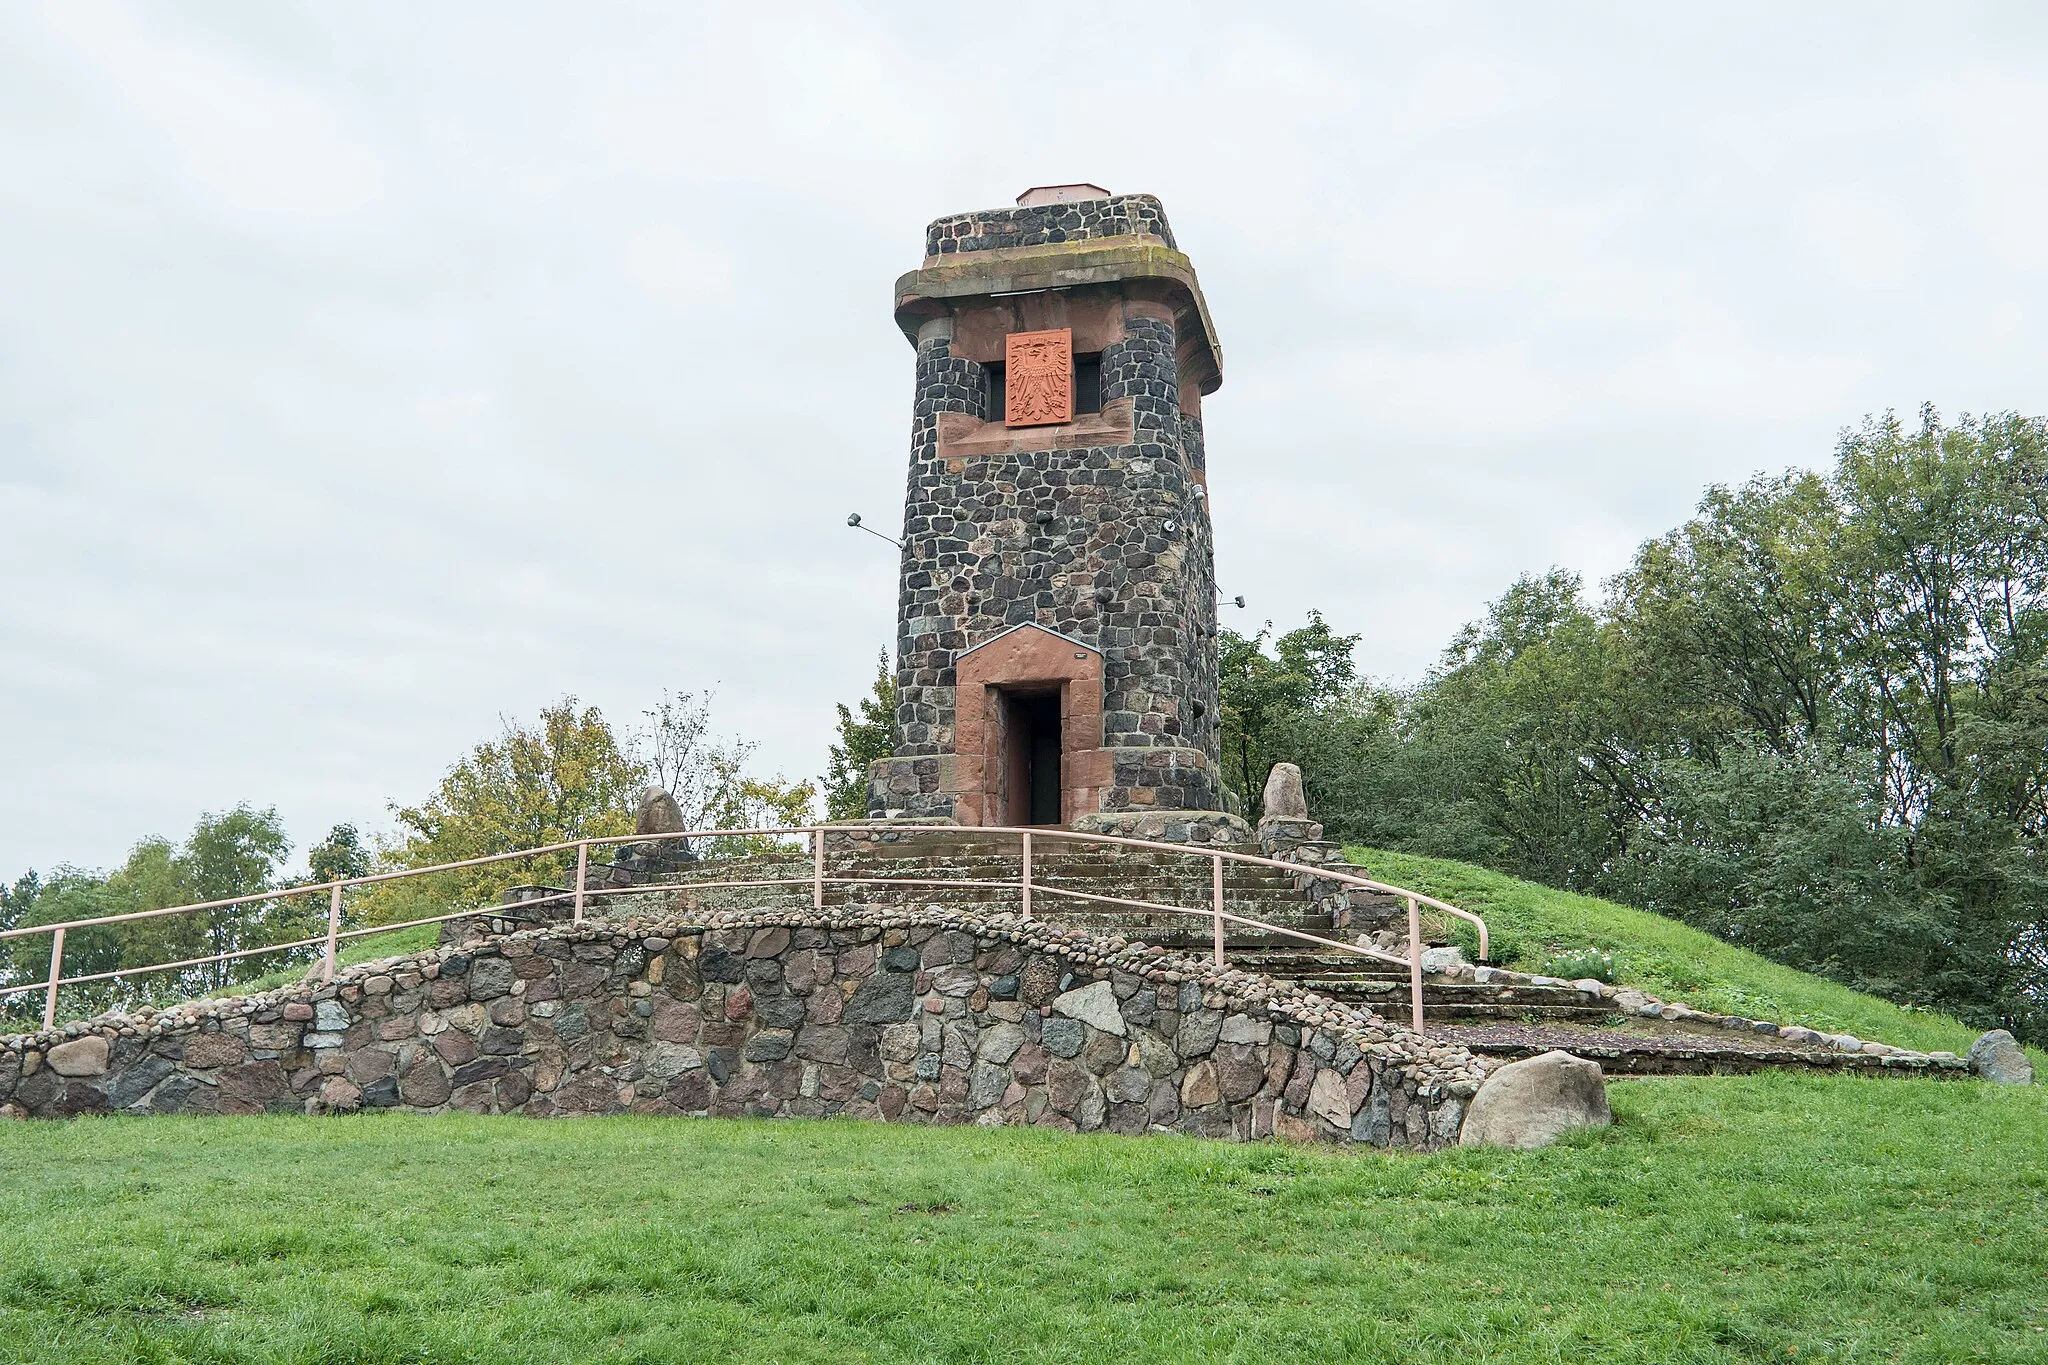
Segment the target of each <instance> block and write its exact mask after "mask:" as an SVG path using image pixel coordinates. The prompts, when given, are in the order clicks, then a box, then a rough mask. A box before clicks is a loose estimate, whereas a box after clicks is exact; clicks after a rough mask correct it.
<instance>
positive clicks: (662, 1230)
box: [0, 1075, 2048, 1365]
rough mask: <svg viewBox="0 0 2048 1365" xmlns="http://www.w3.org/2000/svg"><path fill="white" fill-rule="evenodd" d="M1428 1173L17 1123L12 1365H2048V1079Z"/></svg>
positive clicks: (777, 1145)
mask: <svg viewBox="0 0 2048 1365" xmlns="http://www.w3.org/2000/svg"><path fill="white" fill-rule="evenodd" d="M1611 1093H1612V1097H1613V1103H1614V1107H1615V1109H1616V1111H1617V1114H1618V1117H1619V1122H1618V1124H1617V1126H1616V1127H1614V1128H1613V1129H1610V1130H1607V1131H1605V1132H1601V1133H1593V1134H1582V1135H1577V1136H1575V1137H1573V1138H1571V1139H1568V1140H1567V1141H1566V1142H1565V1143H1563V1144H1561V1145H1559V1146H1557V1147H1553V1148H1551V1149H1549V1150H1546V1151H1542V1152H1533V1153H1508V1152H1499V1151H1452V1152H1448V1153H1444V1154H1440V1155H1436V1156H1432V1157H1415V1156H1405V1155H1391V1156H1390V1155H1383V1154H1377V1153H1367V1152H1339V1151H1332V1150H1309V1149H1301V1148H1290V1147H1285V1146H1279V1145H1275V1144H1272V1143H1261V1144H1256V1145H1251V1146H1230V1145H1226V1144H1220V1143H1208V1142H1202V1141H1198V1140H1193V1139H1176V1138H1157V1137H1154V1138H1139V1139H1125V1138H1114V1137H1072V1136H1062V1135H1060V1134H1056V1133H1051V1132H1047V1131H1043V1130H1016V1129H1012V1130H993V1131H992V1130H982V1129H972V1128H955V1129H918V1128H905V1127H889V1126H883V1125H879V1124H866V1123H855V1122H830V1123H805V1122H795V1121H782V1122H771V1121H749V1122H716V1121H700V1120H687V1119H668V1120H663V1119H638V1118H621V1119H588V1120H555V1121H531V1120H524V1119H516V1118H500V1119H487V1118H474V1117H470V1116H466V1115H450V1116H447V1117H421V1116H412V1115H382V1116H358V1117H355V1118H349V1119H324V1120H323V1119H301V1118H285V1117H273V1118H260V1119H146V1120H136V1119H103V1120H81V1121H77V1122H73V1123H69V1124H62V1125H60V1124H43V1123H34V1124H13V1125H0V1170H4V1171H5V1172H6V1174H7V1178H6V1179H5V1180H4V1181H0V1360H8V1361H37V1362H124V1363H125V1362H170V1361H181V1362H209V1363H211V1365H218V1363H220V1362H244V1361H246V1362H259V1361H260V1362H309V1363H310V1362H413V1363H415V1365H427V1363H432V1365H440V1363H442V1362H450V1363H452V1362H471V1361H474V1362H484V1361H492V1362H498V1361H506V1362H550V1363H552V1362H558V1361H579V1362H582V1361H601V1362H653V1361H705V1360H726V1359H737V1360H758V1361H983V1360H1003V1361H1187V1360H1235V1361H1309V1360H1328V1361H1336V1360H1344V1361H1402V1362H1408V1361H1424V1362H1453V1361H1456V1362H1471V1361H1480V1362H1487V1361H1532V1362H1535V1361H1540V1362H1562V1361H1573V1362H1578V1361H1617V1362H1658V1363H1659V1365H1667V1363H1669V1362H1726V1361H1762V1360H1776V1361H1784V1360H1800V1361H1875V1360H1886V1361H1891V1360H1898V1361H1910V1362H1954V1361H1997V1362H2016V1361H2040V1360H2048V1335H2044V1328H2048V1234H2044V1232H2043V1229H2044V1227H2048V1088H2040V1087H2036V1088H2031V1089H2000V1088H1994V1087H1990V1086H1983V1085H1972V1084H1965V1083H1958V1082H1940V1081H1928V1080H1869V1079H1863V1078H1857V1077H1816V1076H1793V1075H1766V1076H1758V1077H1745V1078H1739V1079H1735V1078H1715V1079H1698V1080H1669V1081H1654V1082H1652V1081H1639V1082H1632V1083H1628V1084H1622V1085H1616V1086H1614V1087H1613V1089H1612V1092H1611Z"/></svg>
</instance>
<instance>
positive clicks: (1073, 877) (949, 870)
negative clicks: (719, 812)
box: [494, 829, 1953, 1075]
mask: <svg viewBox="0 0 2048 1365" xmlns="http://www.w3.org/2000/svg"><path fill="white" fill-rule="evenodd" d="M1228 851H1249V850H1228ZM1200 853H1201V850H1200V849H1198V848H1191V849H1190V852H1189V854H1187V855H1177V854H1171V853H1163V852H1155V851H1152V850H1145V849H1132V848H1122V847H1112V846H1105V845H1089V844H1073V843H1064V842H1062V841H1058V840H1052V839H1045V840H1040V841H1038V842H1037V843H1036V845H1035V847H1034V854H1033V860H1032V878H1033V883H1034V890H1033V903H1032V915H1033V917H1034V918H1037V919H1041V920H1047V921H1050V922H1053V923H1057V924H1063V925H1067V926H1070V927H1073V928H1077V929H1085V930H1089V931H1092V932H1097V933H1114V934H1119V935H1122V936H1124V937H1127V938H1131V939H1139V940H1142V941H1144V942H1146V943H1150V944H1154V945H1157V946H1159V947H1162V948H1167V949H1170V950H1173V951H1176V952H1185V953H1188V954H1191V955H1195V956H1200V957H1206V956H1208V954H1209V953H1210V951H1211V949H1212V947H1213V939H1212V932H1213V931H1212V926H1211V924H1210V921H1209V919H1208V917H1207V914H1206V911H1207V910H1208V908H1209V905H1210V900H1211V896H1212V894H1213V892H1212V885H1211V875H1212V869H1211V864H1210V861H1209V860H1208V859H1207V858H1204V857H1202V856H1200ZM1019 874H1020V860H1019V857H1018V849H1017V846H1016V844H1015V842H1014V841H1004V842H1000V843H998V842H994V841H991V840H988V839H985V838H979V837H975V836H970V835H965V834H958V833H950V832H948V831H946V830H944V829H937V830H931V831H929V832H919V833H917V834H915V835H910V834H894V833H892V834H888V835H883V836H877V837H875V838H874V839H872V841H870V840H865V839H863V840H860V841H858V842H852V841H835V843H832V844H828V847H827V852H826V859H825V875H826V877H827V878H828V885H827V886H826V891H825V895H826V904H827V905H828V906H830V905H848V904H861V905H874V906H884V907H902V908H908V909H916V910H921V909H923V908H925V907H926V906H937V907H941V908H942V909H957V910H958V911H960V912H961V913H962V914H972V915H988V914H991V913H998V914H999V913H1003V912H1006V911H1007V912H1015V911H1018V910H1020V909H1021V908H1022V904H1021V902H1022V897H1021V895H1020V893H1019V890H1018V888H1016V887H1015V886H1008V885H992V884H993V883H1013V882H1015V881H1016V880H1017V879H1018V877H1019ZM811 876H812V861H811V857H810V855H809V854H808V853H806V852H803V851H801V850H795V849H792V850H790V851H789V852H787V853H772V854H760V855H754V856H750V857H745V858H720V859H715V860H707V861H703V862H695V863H687V864H683V865H680V866H677V865H675V864H673V863H671V864H670V865H668V866H664V867H660V868H655V867H652V866H640V865H636V866H635V867H634V869H633V873H632V876H631V877H630V880H631V881H632V882H634V883H636V885H635V886H634V888H633V889H632V890H631V891H629V892H627V893H626V894H624V895H608V896H605V897H603V898H601V899H596V900H593V901H592V902H591V912H592V913H593V914H616V915H623V914H632V913H647V912H649V911H650V910H654V909H658V908H667V907H668V906H670V905H671V904H672V903H673V902H675V901H676V900H679V899H680V900H684V901H685V903H687V904H688V905H690V906H691V907H692V908H697V909H702V910H707V911H709V910H751V909H761V908H771V907H772V908H787V909H799V908H806V907H808V906H809V905H810V904H811V892H812V887H811ZM849 879H852V880H849ZM775 880H787V881H789V882H791V883H792V884H791V885H787V886H770V887H758V886H757V887H713V886H706V885H705V884H706V883H714V882H734V881H775ZM592 885H593V886H602V885H611V886H614V887H617V886H620V885H621V881H620V879H619V878H618V877H617V876H616V875H615V869H612V868H605V869H603V870H602V871H601V872H599V874H598V876H597V877H596V878H594V880H593V882H592ZM1332 885H1333V884H1332V883H1331V882H1329V881H1327V880H1324V881H1321V882H1320V883H1318V881H1317V879H1316V878H1315V877H1314V875H1313V872H1312V871H1311V870H1309V869H1307V868H1304V870H1303V871H1301V872H1298V873H1297V872H1290V871H1285V870H1282V869H1280V868H1277V867H1268V866H1263V865H1258V864H1249V863H1239V862H1230V861H1226V862H1225V863H1224V865H1223V893H1224V909H1225V910H1226V911H1227V912H1229V913H1231V914H1233V915H1241V916H1243V917H1244V918H1246V919H1252V920H1258V921H1261V922H1263V923H1266V924H1269V925H1274V926H1277V927H1279V928H1284V929H1293V930H1296V931H1299V932H1301V933H1307V934H1314V935H1316V936H1318V937H1322V938H1331V939H1337V940H1339V941H1344V942H1358V941H1360V940H1361V938H1366V939H1369V941H1371V942H1372V943H1374V945H1375V946H1378V947H1380V948H1381V949H1382V950H1383V951H1394V952H1405V950H1406V930H1407V917H1406V907H1405V905H1404V904H1403V902H1402V900H1401V899H1400V898H1399V897H1396V896H1391V895H1385V894H1378V893H1371V892H1367V891H1364V890H1363V889H1353V890H1352V891H1350V892H1348V893H1346V894H1344V895H1340V896H1337V897H1335V898H1334V899H1333V898H1332V896H1331V895H1330V891H1331V887H1332ZM522 890H524V891H529V892H539V893H547V894H549V895H551V896H552V897H554V898H555V899H554V909H553V910H552V911H550V912H549V913H548V915H547V916H546V917H548V918H555V917H562V918H566V916H567V913H568V912H567V906H566V904H565V903H563V901H562V899H561V898H562V897H563V896H564V895H565V893H562V892H560V891H559V890H554V889H550V888H540V887H533V888H522ZM1061 890H1069V891H1076V892H1081V893H1085V894H1086V895H1089V896H1098V897H1114V898H1116V899H1119V900H1129V901H1145V902H1150V903H1152V904H1154V905H1165V906H1179V907H1183V908H1184V909H1185V910H1187V911H1191V912H1196V913H1186V914H1175V913H1171V912H1168V911H1160V910H1149V909H1141V908H1135V907H1129V906H1118V905H1109V904H1104V903H1101V902H1099V901H1089V900H1085V899H1080V898H1077V897H1072V896H1063V895H1060V894H1058V893H1059V892H1060V891H1061ZM1333 906H1334V907H1335V909H1333V908H1332V907H1333ZM1423 926H1424V937H1425V940H1426V941H1427V940H1431V939H1435V940H1437V941H1442V940H1443V937H1444V935H1443V926H1441V925H1440V924H1439V923H1438V922H1436V921H1435V920H1434V919H1433V918H1432V917H1430V916H1428V915H1427V914H1425V916H1424V919H1423ZM515 927H520V926H519V925H514V924H506V925H503V926H494V931H495V932H504V931H505V930H507V929H510V928H515ZM1425 946H1428V943H1427V942H1426V944H1425ZM1224 952H1225V956H1226V958H1227V959H1228V962H1229V965H1231V966H1232V967H1236V968H1239V969H1241V970H1245V971H1255V972H1260V973H1263V974H1265V975H1267V976H1271V977H1274V978H1276V979H1279V980H1284V981H1289V982H1296V983H1299V984H1300V985H1302V986H1304V987H1306V988H1307V989H1309V990H1312V991H1314V992H1316V993H1317V994H1319V995H1323V996H1326V997H1329V998H1330V999H1333V1000H1337V1001H1339V1002H1342V1003H1345V1004H1357V1005H1362V1006H1364V1007H1365V1008H1367V1009H1370V1010H1372V1011H1373V1012H1374V1013H1376V1014H1379V1015H1380V1016H1382V1017H1383V1018H1386V1019H1389V1020H1392V1021H1395V1022H1399V1023H1404V1024H1405V1023H1411V1022H1412V1020H1411V1017H1410V1015H1411V1010H1410V984H1409V978H1408V972H1407V970H1406V968H1405V967H1403V966H1402V965H1400V964H1398V963H1393V962H1383V961H1378V960H1375V959H1372V958H1368V957H1364V956H1357V955H1352V954H1348V953H1343V952H1339V951H1336V950H1334V949H1330V948H1324V947H1319V946H1317V945H1315V944H1311V943H1306V942H1303V941H1302V940H1300V939H1296V938H1290V937H1288V936H1287V935H1285V934H1281V933H1276V932H1272V931H1267V930H1259V929H1254V928H1251V927H1249V926H1246V925H1230V926H1226V929H1225V933H1224ZM1423 1022H1424V1025H1425V1027H1426V1028H1427V1029H1428V1030H1429V1031H1430V1033H1431V1034H1432V1035H1434V1036H1438V1037H1446V1038H1448V1039H1450V1040H1451V1041H1455V1042H1458V1043H1460V1044H1462V1045H1463V1046H1466V1047H1469V1048H1471V1049H1472V1050H1474V1051H1477V1052H1482V1053H1486V1054H1489V1055H1492V1056H1495V1057H1499V1058H1501V1059H1503V1060H1512V1059H1514V1058H1518V1057H1524V1056H1530V1055H1533V1054H1534V1053H1536V1052H1540V1051H1544V1050H1547V1049H1549V1048H1553V1047H1560V1048H1564V1049H1566V1050H1568V1051H1571V1052H1573V1053H1575V1054H1577V1055H1580V1056H1585V1057H1590V1058H1592V1059H1593V1060H1596V1061H1599V1062H1600V1063H1601V1065H1602V1066H1603V1067H1605V1068H1606V1069H1607V1071H1608V1072H1609V1074H1612V1075H1704V1074H1718V1073H1727V1072H1740V1071H1750V1070H1757V1069H1761V1068H1778V1067H1790V1068H1798V1069H1816V1068H1818V1069H1829V1070H1843V1069H1857V1070H1867V1071H1871V1072H1873V1073H1878V1072H1882V1073H1884V1074H1906V1073H1909V1072H1917V1071H1923V1070H1926V1069H1928V1064H1927V1063H1926V1062H1925V1059H1920V1060H1908V1059H1903V1058H1890V1057H1876V1056H1866V1057H1857V1056H1844V1055H1841V1054H1839V1053H1833V1052H1830V1051H1828V1050H1827V1049H1825V1048H1812V1047H1788V1046H1783V1045H1779V1044H1777V1043H1775V1042H1772V1043H1769V1044H1766V1043H1764V1042H1763V1041H1762V1040H1744V1039H1741V1038H1735V1037H1731V1036H1728V1035H1725V1034H1723V1035H1720V1036H1713V1035H1704V1036H1689V1035H1686V1034H1685V1033H1684V1032H1683V1030H1682V1029H1681V1030H1679V1031H1678V1032H1677V1033H1673V1032H1672V1030H1671V1029H1669V1028H1667V1027H1666V1026H1664V1025H1660V1024H1646V1023H1644V1022H1643V1021H1640V1020H1630V1021H1628V1023H1627V1025H1626V1026H1623V1027H1616V1025H1618V1024H1622V1022H1623V1021H1622V1017H1621V1015H1619V1014H1617V1012H1616V1005H1615V1003H1614V1002H1612V1001H1603V1000H1599V999H1593V998H1589V997H1588V996H1587V995H1586V994H1584V993H1582V992H1581V991H1579V990H1578V989H1576V988H1575V987H1573V986H1571V985H1568V984H1562V983H1560V984H1555V985H1539V984H1535V983H1532V982H1528V981H1520V982H1507V981H1499V980H1496V981H1490V982H1480V981H1475V980H1470V979H1466V980H1451V979H1446V978H1445V977H1441V976H1429V977H1425V978H1424V984H1423ZM1932 1066H1933V1067H1934V1069H1936V1070H1938V1071H1939V1070H1943V1069H1947V1070H1953V1068H1952V1067H1950V1066H1949V1064H1948V1063H1943V1062H1937V1063H1933V1064H1932Z"/></svg>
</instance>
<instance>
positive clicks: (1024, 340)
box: [1003, 327, 1074, 427]
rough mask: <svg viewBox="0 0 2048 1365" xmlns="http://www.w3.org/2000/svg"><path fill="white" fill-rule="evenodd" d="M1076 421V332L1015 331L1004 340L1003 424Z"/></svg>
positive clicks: (1068, 330) (1065, 330)
mask: <svg viewBox="0 0 2048 1365" xmlns="http://www.w3.org/2000/svg"><path fill="white" fill-rule="evenodd" d="M1073 420H1074V333H1073V329H1071V328H1068V327H1062V328H1060V329H1059V330H1058V331H1057V332H1012V333H1010V335H1009V336H1008V337H1006V338H1004V341H1003V425H1004V426H1010V427H1042V426H1049V425H1051V424H1052V423H1054V422H1071V421H1073Z"/></svg>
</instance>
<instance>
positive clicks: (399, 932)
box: [214, 924, 441, 995]
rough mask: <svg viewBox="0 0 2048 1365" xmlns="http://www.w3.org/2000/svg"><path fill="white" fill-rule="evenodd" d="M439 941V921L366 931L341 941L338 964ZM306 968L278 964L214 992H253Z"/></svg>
mask: <svg viewBox="0 0 2048 1365" xmlns="http://www.w3.org/2000/svg"><path fill="white" fill-rule="evenodd" d="M440 941H441V926H440V925H438V924H415V925H413V926H412V928H410V929H393V930H392V931H391V932H390V933H388V934H365V935H364V936H363V937H361V938H353V939H350V940H349V941H348V942H346V943H344V944H342V945H341V954H340V956H341V965H342V966H344V967H353V966H355V965H356V964H357V963H359V962H371V961H374V960H376V959H377V958H380V957H397V956H399V955H400V954H402V953H420V952H425V951H426V950H427V949H429V948H431V947H433V946H434V945H435V944H437V943H439V942H440ZM309 970H311V968H310V966H308V965H306V964H297V965H294V966H290V967H280V968H278V969H277V970H276V971H274V972H265V973H264V974H263V975H262V976H258V977H252V978H251V979H249V980H247V981H237V982H235V983H234V984H233V985H231V986H224V987H222V988H221V989H220V990H218V991H216V992H214V994H216V995H255V994H257V993H258V992H261V991H270V990H276V989H277V988H278V987H279V986H289V985H291V984H292V983H293V982H295V981H303V980H305V979H306V973H307V972H308V971H309Z"/></svg>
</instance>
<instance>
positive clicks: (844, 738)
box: [820, 649, 896, 820]
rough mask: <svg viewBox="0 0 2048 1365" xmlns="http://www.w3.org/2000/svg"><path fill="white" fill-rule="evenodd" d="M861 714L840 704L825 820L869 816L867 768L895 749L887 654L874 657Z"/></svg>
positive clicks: (893, 684)
mask: <svg viewBox="0 0 2048 1365" xmlns="http://www.w3.org/2000/svg"><path fill="white" fill-rule="evenodd" d="M858 704H859V706H860V715H859V716H858V717H856V716H855V715H854V713H853V709H852V708H851V707H849V706H847V705H846V704H845V703H844V702H841V703H840V705H839V742H838V743H836V744H834V745H832V746H831V748H830V749H829V751H828V753H827V760H826V764H825V776H824V778H823V779H822V780H821V784H820V785H822V786H823V788H824V791H825V817H826V818H827V819H829V820H861V819H865V818H866V817H867V813H868V766H869V765H870V764H872V763H874V762H875V761H876V760H877V759H883V758H887V757H889V755H890V754H891V753H892V752H894V749H895V718H896V679H895V676H894V675H893V674H892V673H891V672H890V670H889V651H888V650H886V649H885V650H883V651H881V652H880V653H879V654H877V655H876V656H875V680H874V683H873V684H872V685H871V686H870V687H869V689H868V695H866V696H865V697H862V698H861V699H860V702H859V703H858Z"/></svg>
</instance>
